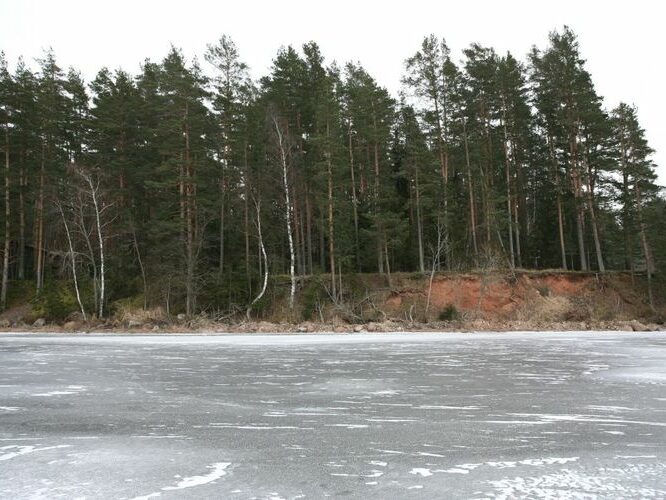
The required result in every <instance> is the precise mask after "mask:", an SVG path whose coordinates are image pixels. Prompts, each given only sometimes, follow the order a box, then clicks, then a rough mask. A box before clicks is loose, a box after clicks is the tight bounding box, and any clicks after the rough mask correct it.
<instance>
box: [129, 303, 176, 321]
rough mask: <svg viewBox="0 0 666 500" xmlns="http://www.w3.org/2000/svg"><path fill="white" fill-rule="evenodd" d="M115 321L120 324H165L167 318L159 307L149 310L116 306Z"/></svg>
mask: <svg viewBox="0 0 666 500" xmlns="http://www.w3.org/2000/svg"><path fill="white" fill-rule="evenodd" d="M116 319H117V320H118V321H120V322H122V323H129V322H130V321H132V322H137V323H141V324H145V323H166V322H168V321H169V317H168V316H167V314H166V313H165V311H164V308H163V307H161V306H158V307H153V308H149V309H143V308H137V307H132V306H131V305H129V304H118V305H117V306H116Z"/></svg>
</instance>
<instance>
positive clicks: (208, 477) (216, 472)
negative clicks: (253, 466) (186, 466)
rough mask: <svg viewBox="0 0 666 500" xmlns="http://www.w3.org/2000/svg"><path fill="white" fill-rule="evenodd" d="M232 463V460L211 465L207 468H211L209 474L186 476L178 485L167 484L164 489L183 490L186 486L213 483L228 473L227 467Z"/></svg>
mask: <svg viewBox="0 0 666 500" xmlns="http://www.w3.org/2000/svg"><path fill="white" fill-rule="evenodd" d="M230 465H231V462H218V463H215V464H211V465H209V466H208V467H207V468H208V469H211V471H210V472H209V473H208V474H204V475H203V476H191V477H185V478H183V479H182V480H181V481H179V482H178V483H176V486H165V487H164V488H162V491H172V490H182V489H185V488H192V487H194V486H201V485H202V484H208V483H212V482H213V481H216V480H218V479H220V478H221V477H222V476H225V475H226V474H227V471H226V468H227V467H229V466H230Z"/></svg>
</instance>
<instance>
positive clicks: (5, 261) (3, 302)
mask: <svg viewBox="0 0 666 500" xmlns="http://www.w3.org/2000/svg"><path fill="white" fill-rule="evenodd" d="M10 218H11V201H10V199H9V125H8V124H5V240H4V246H3V249H2V286H1V287H0V310H4V309H6V308H7V287H8V283H9V248H10V246H9V243H10V241H9V236H10V234H9V229H10V226H9V224H10Z"/></svg>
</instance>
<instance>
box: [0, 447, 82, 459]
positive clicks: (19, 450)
mask: <svg viewBox="0 0 666 500" xmlns="http://www.w3.org/2000/svg"><path fill="white" fill-rule="evenodd" d="M71 446H72V445H71V444H59V445H56V446H44V447H43V448H38V447H37V446H20V445H16V444H10V445H8V446H0V453H1V454H0V461H4V460H11V459H12V458H16V457H20V456H22V455H27V454H28V453H34V452H36V451H47V450H56V449H58V448H70V447H71ZM10 450H11V451H10Z"/></svg>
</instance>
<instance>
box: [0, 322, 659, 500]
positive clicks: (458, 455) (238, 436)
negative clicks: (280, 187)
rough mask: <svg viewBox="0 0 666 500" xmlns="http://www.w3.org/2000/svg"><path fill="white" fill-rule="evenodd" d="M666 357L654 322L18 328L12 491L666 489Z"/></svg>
mask: <svg viewBox="0 0 666 500" xmlns="http://www.w3.org/2000/svg"><path fill="white" fill-rule="evenodd" d="M664 367H666V337H665V336H663V334H658V333H617V332H601V333H599V332H568V333H553V332H543V333H534V332H519V333H508V334H500V333H470V334H462V333H460V334H449V333H446V334H444V333H442V334H438V333H435V334H406V333H387V334H363V335H276V336H271V335H256V336H255V335H241V336H229V335H225V336H190V335H174V336H170V335H169V336H146V335H141V336H101V335H75V336H57V335H4V334H3V335H0V381H1V382H2V384H0V463H1V464H2V465H1V466H0V498H12V499H13V498H17V499H21V498H77V497H89V498H118V499H124V500H128V499H130V498H146V499H148V498H151V499H154V498H165V499H168V498H184V499H194V498H196V499H198V498H258V499H267V498H285V499H286V498H289V499H292V498H322V497H327V496H328V497H350V498H359V497H363V498H368V499H371V498H377V499H380V498H381V499H384V498H404V497H415V498H515V497H527V498H532V497H539V496H540V497H549V496H550V497H553V498H588V497H595V496H597V497H613V498H646V497H648V498H649V497H652V498H666V491H665V490H666V480H665V479H664V478H666V465H665V464H666V422H665V421H664V415H665V414H666V385H665V384H664V383H663V380H662V375H661V374H662V373H664V371H666V369H665V368H664ZM232 464H233V465H232Z"/></svg>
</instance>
